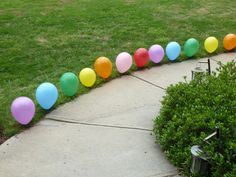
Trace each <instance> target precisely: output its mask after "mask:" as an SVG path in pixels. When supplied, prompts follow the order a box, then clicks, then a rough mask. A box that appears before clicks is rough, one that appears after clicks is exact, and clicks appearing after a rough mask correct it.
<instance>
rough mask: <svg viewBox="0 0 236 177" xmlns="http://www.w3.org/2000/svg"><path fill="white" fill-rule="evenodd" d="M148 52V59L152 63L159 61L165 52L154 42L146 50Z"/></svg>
mask: <svg viewBox="0 0 236 177" xmlns="http://www.w3.org/2000/svg"><path fill="white" fill-rule="evenodd" d="M148 54H149V57H150V59H151V60H152V61H153V62H154V63H160V62H161V60H162V59H163V57H164V55H165V52H164V49H163V48H162V47H161V46H160V45H158V44H155V45H152V46H151V47H150V49H149V50H148Z"/></svg>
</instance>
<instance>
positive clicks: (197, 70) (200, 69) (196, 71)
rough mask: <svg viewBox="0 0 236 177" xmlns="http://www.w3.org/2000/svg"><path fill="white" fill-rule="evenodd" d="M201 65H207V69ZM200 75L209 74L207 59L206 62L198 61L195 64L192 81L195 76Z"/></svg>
mask: <svg viewBox="0 0 236 177" xmlns="http://www.w3.org/2000/svg"><path fill="white" fill-rule="evenodd" d="M203 64H207V68H206V67H205V68H203V66H202V65H203ZM201 73H208V74H211V63H210V59H207V61H200V62H198V63H197V65H196V67H195V68H194V69H193V70H192V80H193V79H194V77H195V75H197V74H201Z"/></svg>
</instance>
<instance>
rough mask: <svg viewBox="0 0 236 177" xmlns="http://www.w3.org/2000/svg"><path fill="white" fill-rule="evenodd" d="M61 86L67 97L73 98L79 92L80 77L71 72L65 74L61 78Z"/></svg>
mask: <svg viewBox="0 0 236 177" xmlns="http://www.w3.org/2000/svg"><path fill="white" fill-rule="evenodd" d="M60 86H61V89H62V92H63V93H64V94H65V95H66V96H73V95H75V94H76V93H77V91H78V87H79V80H78V77H77V76H76V75H75V74H74V73H71V72H67V73H64V74H63V75H62V76H61V78H60Z"/></svg>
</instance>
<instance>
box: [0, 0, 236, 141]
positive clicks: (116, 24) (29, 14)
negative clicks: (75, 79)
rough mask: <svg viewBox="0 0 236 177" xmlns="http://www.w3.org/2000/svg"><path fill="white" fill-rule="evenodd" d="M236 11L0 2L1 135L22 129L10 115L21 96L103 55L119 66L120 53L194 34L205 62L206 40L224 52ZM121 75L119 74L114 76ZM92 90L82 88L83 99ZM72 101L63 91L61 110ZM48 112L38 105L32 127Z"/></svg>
mask: <svg viewBox="0 0 236 177" xmlns="http://www.w3.org/2000/svg"><path fill="white" fill-rule="evenodd" d="M235 9H236V3H232V1H231V0H224V1H223V0H221V1H215V2H213V1H211V0H208V1H205V0H194V1H191V2H190V1H189V0H179V1H176V2H175V1H171V0H170V1H168V0H166V1H164V0H163V1H157V0H139V1H138V0H114V1H112V0H111V1H108V0H77V1H76V0H40V1H35V0H11V1H9V0H1V2H0V103H1V104H0V130H1V129H3V132H4V134H5V136H7V137H9V136H12V135H14V134H15V133H17V132H19V131H20V130H22V129H23V127H22V126H20V125H19V124H17V123H16V122H15V120H14V119H13V118H12V117H11V114H10V105H11V102H12V101H13V100H14V99H15V98H16V97H18V96H28V97H30V98H32V99H34V101H35V96H34V94H35V89H36V88H37V86H38V85H39V84H41V83H42V82H45V81H48V82H52V83H54V84H56V86H59V78H60V76H61V75H62V74H63V73H64V72H66V71H72V72H74V73H78V72H79V71H80V70H81V69H82V68H84V67H93V63H94V60H95V59H96V58H97V57H99V56H107V57H108V58H110V59H111V60H112V61H113V62H114V60H115V57H116V56H117V55H118V54H119V53H120V52H122V51H127V52H130V53H131V54H133V52H134V51H135V49H137V48H139V47H145V48H149V47H150V46H151V45H152V44H155V43H159V44H161V45H162V46H163V47H165V46H166V44H167V43H168V42H170V41H173V40H174V41H178V42H179V43H180V44H181V46H183V44H184V42H185V41H186V40H187V39H188V38H190V37H194V38H196V39H198V40H199V41H200V44H201V50H200V52H199V53H198V54H197V56H196V57H201V56H205V55H206V53H205V51H204V50H203V48H202V46H203V42H204V40H205V38H206V37H208V36H211V35H213V36H216V37H217V38H218V39H219V41H220V46H219V49H218V52H223V49H222V40H223V37H224V36H225V35H226V34H227V33H230V32H231V33H235V26H236V18H235V17H236V11H235ZM181 59H185V56H184V55H181ZM114 69H115V66H114ZM132 69H133V70H134V69H135V67H133V68H132ZM118 75H119V74H118V73H117V71H116V70H114V72H113V74H112V78H114V77H117V76H118ZM100 83H102V80H101V79H99V80H97V83H96V84H97V85H98V84H100ZM58 88H59V87H58ZM59 90H60V89H59ZM86 91H88V89H86V88H84V87H83V86H80V90H79V93H78V95H80V94H81V93H84V92H86ZM60 93H61V91H60ZM72 99H73V98H72ZM69 100H71V98H67V97H65V96H63V95H62V94H60V97H59V100H58V102H57V105H58V104H62V103H65V102H67V101H69ZM35 103H36V101H35ZM45 113H46V111H44V110H42V109H40V108H39V106H38V105H37V113H36V116H35V118H34V120H33V122H32V123H31V125H32V124H34V123H35V122H37V121H38V120H40V118H42V117H43V115H45Z"/></svg>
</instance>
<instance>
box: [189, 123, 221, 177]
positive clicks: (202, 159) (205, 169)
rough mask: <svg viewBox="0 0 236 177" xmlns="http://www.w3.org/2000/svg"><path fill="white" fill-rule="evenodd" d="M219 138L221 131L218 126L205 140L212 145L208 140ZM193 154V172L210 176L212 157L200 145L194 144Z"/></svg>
mask: <svg viewBox="0 0 236 177" xmlns="http://www.w3.org/2000/svg"><path fill="white" fill-rule="evenodd" d="M215 136H216V138H217V139H219V136H220V131H219V128H218V127H216V130H215V132H213V133H212V134H210V135H209V136H207V137H206V138H205V139H204V140H203V141H204V142H205V143H207V144H208V145H210V143H209V142H208V140H210V139H211V138H213V137H215ZM191 155H192V165H191V169H190V171H191V173H192V174H194V175H200V176H210V175H211V166H210V163H209V160H210V157H209V156H208V154H207V153H206V152H204V151H203V149H202V148H201V147H200V146H199V145H194V146H192V147H191Z"/></svg>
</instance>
